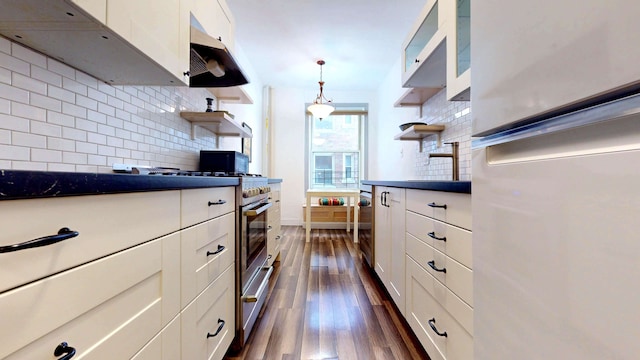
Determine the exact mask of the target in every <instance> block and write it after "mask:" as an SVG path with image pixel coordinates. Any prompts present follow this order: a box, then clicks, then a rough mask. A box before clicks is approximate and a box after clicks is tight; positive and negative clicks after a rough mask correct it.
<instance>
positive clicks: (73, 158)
mask: <svg viewBox="0 0 640 360" xmlns="http://www.w3.org/2000/svg"><path fill="white" fill-rule="evenodd" d="M62 161H63V162H64V163H67V164H76V165H78V164H81V165H83V164H87V154H81V153H76V152H67V151H63V152H62Z"/></svg>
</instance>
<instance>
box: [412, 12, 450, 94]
mask: <svg viewBox="0 0 640 360" xmlns="http://www.w3.org/2000/svg"><path fill="white" fill-rule="evenodd" d="M441 1H442V0H429V1H427V3H426V4H425V6H424V8H423V9H422V11H421V12H420V15H419V16H418V19H417V20H416V22H415V23H414V25H413V27H412V28H411V31H410V32H409V36H408V37H407V39H406V40H405V41H404V43H403V44H402V49H403V51H402V86H404V87H407V88H431V89H443V88H444V87H445V86H446V82H447V76H446V70H445V69H446V61H447V56H446V44H445V39H446V29H445V21H446V11H447V10H448V9H447V7H446V6H442V5H441V4H440V2H441ZM445 1H446V0H445ZM433 94H435V92H434V93H433ZM433 94H432V95H433Z"/></svg>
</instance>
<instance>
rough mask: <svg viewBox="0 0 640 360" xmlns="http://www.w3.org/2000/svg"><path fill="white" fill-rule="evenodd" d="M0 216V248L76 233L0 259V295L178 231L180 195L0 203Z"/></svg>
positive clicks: (85, 197) (140, 195)
mask: <svg viewBox="0 0 640 360" xmlns="http://www.w3.org/2000/svg"><path fill="white" fill-rule="evenodd" d="M0 213H1V214H2V216H1V217H0V227H2V229H3V231H2V232H1V233H0V245H2V246H6V245H12V244H17V243H22V242H25V241H28V240H32V239H37V238H41V237H44V236H48V235H53V234H56V233H57V232H58V230H59V229H61V228H65V227H66V228H69V229H70V230H73V231H77V232H78V233H79V234H78V236H76V237H73V238H70V239H68V240H64V241H61V242H58V243H55V244H52V245H49V246H44V247H39V248H32V249H26V250H23V251H16V252H12V253H8V254H1V256H2V261H0V292H2V291H6V290H9V289H11V288H14V287H17V286H20V285H23V284H26V283H28V282H31V281H34V280H37V279H41V278H44V277H46V276H48V275H50V274H52V273H55V272H59V271H63V270H66V269H69V268H72V267H74V266H78V265H81V264H84V263H87V262H89V261H92V260H95V259H97V258H100V257H103V256H106V255H109V254H113V253H115V252H117V251H120V250H122V249H126V248H128V247H132V246H135V245H138V244H141V243H142V242H144V241H148V240H150V239H154V238H157V237H160V236H163V235H166V234H169V233H171V232H174V231H177V230H179V229H180V192H179V191H162V192H149V193H130V194H109V195H95V196H69V197H59V198H58V197H52V198H46V199H27V200H16V201H0ZM25 221H26V222H25ZM17 224H28V226H19V225H17Z"/></svg>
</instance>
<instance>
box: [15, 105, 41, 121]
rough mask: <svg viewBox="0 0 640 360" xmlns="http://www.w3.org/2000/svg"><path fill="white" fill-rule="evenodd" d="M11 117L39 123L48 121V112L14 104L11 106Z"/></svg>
mask: <svg viewBox="0 0 640 360" xmlns="http://www.w3.org/2000/svg"><path fill="white" fill-rule="evenodd" d="M11 115H13V116H18V117H23V118H27V119H32V120H38V121H47V110H45V109H42V108H39V107H35V106H31V105H27V104H22V103H18V102H14V103H13V104H11Z"/></svg>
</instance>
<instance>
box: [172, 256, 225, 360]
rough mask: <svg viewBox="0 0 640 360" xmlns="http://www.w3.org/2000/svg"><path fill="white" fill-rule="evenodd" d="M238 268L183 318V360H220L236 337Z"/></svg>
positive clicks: (222, 277) (218, 281) (214, 285)
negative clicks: (236, 277) (235, 290)
mask: <svg viewBox="0 0 640 360" xmlns="http://www.w3.org/2000/svg"><path fill="white" fill-rule="evenodd" d="M234 270H235V267H234V266H233V265H232V266H229V267H228V268H227V270H225V271H224V272H223V273H222V275H220V277H219V278H217V279H216V280H215V281H213V282H212V283H211V284H210V285H209V286H208V287H207V288H206V289H205V290H204V291H203V292H202V293H201V294H200V295H198V297H196V299H195V300H194V301H193V302H191V303H190V304H189V305H188V306H187V307H186V308H185V309H184V310H183V311H182V314H181V323H182V359H189V360H219V359H222V358H223V357H224V354H225V353H226V352H227V349H229V346H230V345H231V342H232V341H233V338H234V336H235V329H236V326H235V311H234V309H235V307H234V301H233V298H234V289H235V272H234Z"/></svg>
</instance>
